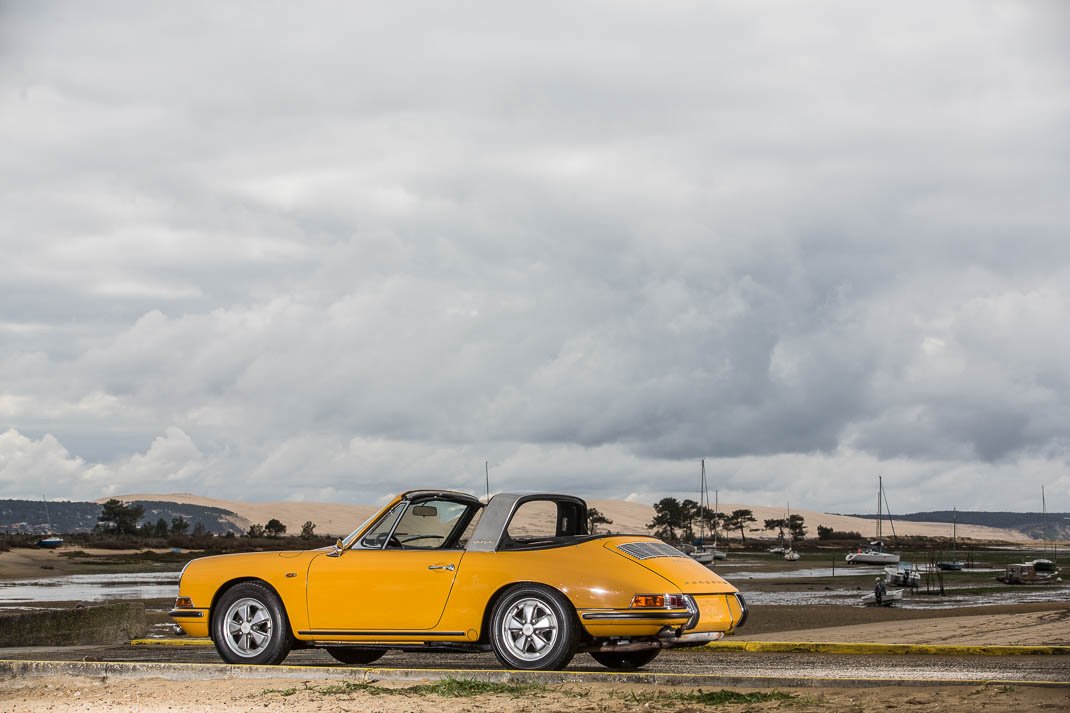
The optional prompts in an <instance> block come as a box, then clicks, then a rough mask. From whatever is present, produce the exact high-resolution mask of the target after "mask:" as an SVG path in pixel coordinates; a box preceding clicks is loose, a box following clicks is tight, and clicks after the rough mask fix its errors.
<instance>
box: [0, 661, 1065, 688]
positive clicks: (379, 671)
mask: <svg viewBox="0 0 1070 713" xmlns="http://www.w3.org/2000/svg"><path fill="white" fill-rule="evenodd" d="M37 676H84V677H88V678H97V679H100V680H104V681H106V680H108V679H109V678H122V679H141V678H163V679H167V680H170V681H204V680H219V679H235V678H242V679H258V678H263V679H301V680H306V681H307V680H313V679H321V680H322V679H327V680H337V679H343V680H350V681H358V682H365V683H373V682H375V681H439V680H442V679H445V678H457V679H466V680H473V681H487V682H493V683H541V684H561V683H573V684H587V683H612V684H617V685H621V684H647V685H659V686H690V687H696V688H697V687H709V686H722V687H724V686H729V687H739V688H815V687H834V688H871V687H879V686H902V687H910V688H915V687H932V686H984V685H1007V686H1039V687H1050V688H1070V681H1020V680H983V679H928V680H908V679H900V678H805V677H780V676H776V677H774V676H721V675H709V674H702V675H696V674H688V673H644V672H642V671H638V672H635V671H633V672H626V673H616V672H610V671H605V672H601V671H599V672H593V671H509V670H478V669H405V668H357V667H355V666H237V665H232V664H198V663H126V662H113V661H21V660H11V659H6V660H0V679H4V678H20V677H25V678H28V677H37Z"/></svg>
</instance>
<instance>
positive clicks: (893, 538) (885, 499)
mask: <svg viewBox="0 0 1070 713" xmlns="http://www.w3.org/2000/svg"><path fill="white" fill-rule="evenodd" d="M881 492H882V493H884V511H885V512H886V513H887V514H888V527H890V528H891V529H892V542H894V543H895V544H896V545H898V544H899V538H898V537H896V536H895V523H894V522H892V508H891V507H890V506H889V505H888V493H886V492H884V484H883V483H882V484H881Z"/></svg>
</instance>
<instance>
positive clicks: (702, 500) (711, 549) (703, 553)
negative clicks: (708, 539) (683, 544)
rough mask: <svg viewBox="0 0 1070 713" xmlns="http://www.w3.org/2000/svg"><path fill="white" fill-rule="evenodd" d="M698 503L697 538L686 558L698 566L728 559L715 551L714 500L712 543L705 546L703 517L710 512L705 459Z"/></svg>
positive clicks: (715, 511)
mask: <svg viewBox="0 0 1070 713" xmlns="http://www.w3.org/2000/svg"><path fill="white" fill-rule="evenodd" d="M716 496H717V491H714V498H715V499H716ZM698 503H699V508H698V510H699V521H698V523H699V524H698V526H699V536H698V539H697V540H696V541H695V545H694V547H692V548H690V550H689V551H687V554H688V556H689V557H691V559H693V560H695V561H696V562H698V563H699V564H705V565H709V564H713V562H714V561H715V560H723V559H727V558H728V554H727V553H725V552H723V551H721V550H719V549H717V514H718V513H717V508H718V505H717V504H716V500H715V504H714V506H713V510H712V512H713V526H712V529H713V543H712V544H706V543H705V534H706V533H705V529H704V527H703V523H704V521H705V518H704V517H703V516H704V515H705V514H706V513H707V512H710V491H709V489H708V488H707V486H706V459H705V458H703V459H702V480H701V483H700V485H699V496H698Z"/></svg>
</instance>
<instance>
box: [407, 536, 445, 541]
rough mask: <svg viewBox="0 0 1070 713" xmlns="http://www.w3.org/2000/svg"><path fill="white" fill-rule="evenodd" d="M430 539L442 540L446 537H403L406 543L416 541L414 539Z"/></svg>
mask: <svg viewBox="0 0 1070 713" xmlns="http://www.w3.org/2000/svg"><path fill="white" fill-rule="evenodd" d="M430 539H434V540H444V539H446V537H445V535H413V536H412V537H406V538H405V542H406V543H408V542H416V540H430Z"/></svg>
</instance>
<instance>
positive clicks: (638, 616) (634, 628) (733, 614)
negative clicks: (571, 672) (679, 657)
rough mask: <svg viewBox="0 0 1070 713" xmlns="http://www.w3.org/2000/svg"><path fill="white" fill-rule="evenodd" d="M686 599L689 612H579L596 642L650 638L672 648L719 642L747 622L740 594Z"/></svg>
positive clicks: (700, 595) (685, 610)
mask: <svg viewBox="0 0 1070 713" xmlns="http://www.w3.org/2000/svg"><path fill="white" fill-rule="evenodd" d="M687 596H688V597H689V602H688V608H687V609H588V610H581V611H579V612H578V613H579V615H580V621H581V622H582V623H583V627H584V628H585V629H586V630H587V633H588V634H590V635H591V637H593V638H595V639H635V638H649V639H651V640H653V639H658V640H660V641H662V642H663V643H665V644H667V645H670V646H689V645H696V644H702V643H706V642H708V641H716V640H717V639H719V638H721V637H722V636H724V635H725V634H728V633H730V632H732V631H734V630H735V629H736V628H738V627H740V626H742V625H743V623H744V622H745V621H746V620H747V605H746V602H744V600H743V597H742V596H741V595H740V594H738V593H731V594H694V595H687ZM665 632H670V634H671V635H666V633H665Z"/></svg>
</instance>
